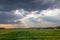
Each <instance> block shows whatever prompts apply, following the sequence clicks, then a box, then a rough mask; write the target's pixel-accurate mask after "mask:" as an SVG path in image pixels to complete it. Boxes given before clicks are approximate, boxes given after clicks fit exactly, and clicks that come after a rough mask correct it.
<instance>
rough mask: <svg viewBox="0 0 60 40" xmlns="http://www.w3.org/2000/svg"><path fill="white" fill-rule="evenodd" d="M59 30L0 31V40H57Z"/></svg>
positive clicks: (59, 37) (59, 36)
mask: <svg viewBox="0 0 60 40" xmlns="http://www.w3.org/2000/svg"><path fill="white" fill-rule="evenodd" d="M59 39H60V29H0V40H59Z"/></svg>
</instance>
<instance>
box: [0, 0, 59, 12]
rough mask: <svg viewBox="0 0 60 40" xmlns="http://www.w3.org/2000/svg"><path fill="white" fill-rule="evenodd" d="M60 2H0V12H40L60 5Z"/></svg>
mask: <svg viewBox="0 0 60 40" xmlns="http://www.w3.org/2000/svg"><path fill="white" fill-rule="evenodd" d="M59 2H60V0H0V10H2V11H7V10H8V11H9V10H14V9H26V10H41V9H47V8H49V7H50V6H53V5H55V4H56V5H57V3H58V4H60V3H59Z"/></svg>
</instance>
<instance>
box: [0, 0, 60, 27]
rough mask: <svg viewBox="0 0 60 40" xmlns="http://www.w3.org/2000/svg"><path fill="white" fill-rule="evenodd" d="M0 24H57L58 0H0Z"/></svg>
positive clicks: (59, 20)
mask: <svg viewBox="0 0 60 40" xmlns="http://www.w3.org/2000/svg"><path fill="white" fill-rule="evenodd" d="M0 24H18V25H19V24H24V25H25V26H28V28H29V27H50V26H51V27H55V26H59V25H60V0H0ZM17 27H18V26H17ZM20 27H21V26H20V25H19V28H20ZM24 28H25V27H24Z"/></svg>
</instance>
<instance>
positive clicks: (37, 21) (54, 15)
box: [21, 9, 60, 27]
mask: <svg viewBox="0 0 60 40" xmlns="http://www.w3.org/2000/svg"><path fill="white" fill-rule="evenodd" d="M59 10H60V9H47V10H42V11H39V10H38V11H31V12H30V14H28V15H26V16H25V17H24V18H22V19H21V21H24V22H26V24H27V25H29V26H30V27H50V26H58V25H59V23H60V18H59V17H60V11H59Z"/></svg>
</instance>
